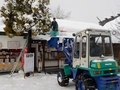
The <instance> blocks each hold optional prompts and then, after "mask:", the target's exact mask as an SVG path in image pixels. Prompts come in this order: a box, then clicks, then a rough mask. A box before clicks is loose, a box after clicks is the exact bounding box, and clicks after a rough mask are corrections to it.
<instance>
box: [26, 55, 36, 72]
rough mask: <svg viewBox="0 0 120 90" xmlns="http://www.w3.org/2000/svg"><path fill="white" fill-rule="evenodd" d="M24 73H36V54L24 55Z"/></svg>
mask: <svg viewBox="0 0 120 90" xmlns="http://www.w3.org/2000/svg"><path fill="white" fill-rule="evenodd" d="M24 72H25V73H27V72H34V53H26V54H24Z"/></svg>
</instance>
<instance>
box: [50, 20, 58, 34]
mask: <svg viewBox="0 0 120 90" xmlns="http://www.w3.org/2000/svg"><path fill="white" fill-rule="evenodd" d="M51 29H52V31H51V36H57V35H58V23H57V21H56V18H53V21H52V23H51Z"/></svg>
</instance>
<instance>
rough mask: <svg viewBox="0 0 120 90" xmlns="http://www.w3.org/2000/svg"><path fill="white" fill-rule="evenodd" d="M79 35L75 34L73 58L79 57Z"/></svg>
mask: <svg viewBox="0 0 120 90" xmlns="http://www.w3.org/2000/svg"><path fill="white" fill-rule="evenodd" d="M79 49H80V36H76V38H75V44H74V58H79V55H80V51H79Z"/></svg>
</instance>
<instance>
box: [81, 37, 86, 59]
mask: <svg viewBox="0 0 120 90" xmlns="http://www.w3.org/2000/svg"><path fill="white" fill-rule="evenodd" d="M86 41H87V39H86V36H84V37H83V38H82V58H85V57H86Z"/></svg>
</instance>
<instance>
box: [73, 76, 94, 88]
mask: <svg viewBox="0 0 120 90" xmlns="http://www.w3.org/2000/svg"><path fill="white" fill-rule="evenodd" d="M78 84H79V85H80V87H78ZM79 88H80V90H95V89H96V85H95V82H94V80H93V79H92V78H91V77H90V76H88V75H79V76H78V78H77V80H76V83H75V89H76V90H79Z"/></svg>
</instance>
